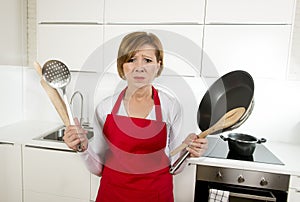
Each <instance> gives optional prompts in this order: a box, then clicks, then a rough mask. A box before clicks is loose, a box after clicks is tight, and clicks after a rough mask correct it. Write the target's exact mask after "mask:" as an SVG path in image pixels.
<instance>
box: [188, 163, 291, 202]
mask: <svg viewBox="0 0 300 202" xmlns="http://www.w3.org/2000/svg"><path fill="white" fill-rule="evenodd" d="M289 178H290V176H289V175H285V174H277V173H268V172H260V171H252V170H241V169H233V168H222V167H214V166H203V165H198V166H197V175H196V187H195V200H194V201H195V202H203V201H208V199H209V191H210V190H211V189H216V190H219V191H221V192H222V191H227V192H229V201H230V202H235V201H238V202H244V201H247V202H251V201H276V202H286V201H287V195H288V186H289Z"/></svg>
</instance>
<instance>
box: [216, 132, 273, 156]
mask: <svg viewBox="0 0 300 202" xmlns="http://www.w3.org/2000/svg"><path fill="white" fill-rule="evenodd" d="M220 137H221V138H222V139H223V140H224V141H228V147H229V151H231V152H234V153H237V154H239V155H241V156H251V155H252V154H253V152H254V150H255V148H256V144H261V143H264V142H266V141H267V140H266V139H265V138H261V139H258V138H256V137H254V136H252V135H247V134H243V133H229V134H228V136H227V137H224V136H223V135H220Z"/></svg>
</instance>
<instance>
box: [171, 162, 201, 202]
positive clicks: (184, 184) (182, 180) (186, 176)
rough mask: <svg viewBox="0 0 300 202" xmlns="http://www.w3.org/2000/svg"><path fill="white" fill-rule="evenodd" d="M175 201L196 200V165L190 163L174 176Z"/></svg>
mask: <svg viewBox="0 0 300 202" xmlns="http://www.w3.org/2000/svg"><path fill="white" fill-rule="evenodd" d="M173 183H174V190H173V192H174V201H175V202H187V201H194V195H195V185H196V165H189V166H187V167H185V168H184V170H183V171H182V172H181V173H179V174H177V175H175V176H174V177H173Z"/></svg>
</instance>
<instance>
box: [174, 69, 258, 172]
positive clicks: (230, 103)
mask: <svg viewBox="0 0 300 202" xmlns="http://www.w3.org/2000/svg"><path fill="white" fill-rule="evenodd" d="M253 95H254V81H253V78H252V77H251V75H250V74H249V73H247V72H245V71H242V70H237V71H233V72H229V73H227V74H225V75H223V76H222V77H220V78H219V79H217V80H216V81H215V82H214V83H213V84H212V85H211V86H210V87H209V89H208V90H207V91H206V93H205V94H204V96H203V98H202V100H201V102H200V105H199V108H198V112H197V121H198V125H199V128H200V129H201V131H205V130H207V129H208V128H210V127H211V126H213V125H214V124H216V122H217V121H218V120H219V119H221V117H222V116H224V114H226V113H227V112H229V111H230V110H233V109H235V108H238V107H244V108H245V109H246V112H245V113H244V115H243V116H242V117H241V118H240V120H239V121H237V122H236V123H235V124H234V125H232V126H230V127H228V128H224V129H221V130H218V131H215V132H214V134H217V133H220V132H224V131H227V130H232V129H235V128H237V127H239V126H240V125H242V124H243V123H244V122H245V121H246V120H247V118H248V117H249V115H250V114H251V112H252V109H253V106H254V100H253ZM188 155H189V152H188V151H186V152H185V153H184V154H182V155H181V156H180V157H179V158H178V159H177V160H176V161H175V163H174V164H173V165H172V166H171V168H170V170H169V172H170V173H171V174H174V173H175V171H176V170H177V169H178V168H179V167H180V165H181V164H182V163H183V161H184V160H185V159H186V158H187V157H188Z"/></svg>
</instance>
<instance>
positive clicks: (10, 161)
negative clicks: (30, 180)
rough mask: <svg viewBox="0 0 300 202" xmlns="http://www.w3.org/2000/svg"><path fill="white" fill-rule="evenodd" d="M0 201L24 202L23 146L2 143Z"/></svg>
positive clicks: (0, 155)
mask: <svg viewBox="0 0 300 202" xmlns="http://www.w3.org/2000/svg"><path fill="white" fill-rule="evenodd" d="M0 162H1V166H0V182H1V183H0V201H9V202H20V201H22V158H21V146H20V145H15V144H12V143H6V142H0Z"/></svg>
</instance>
